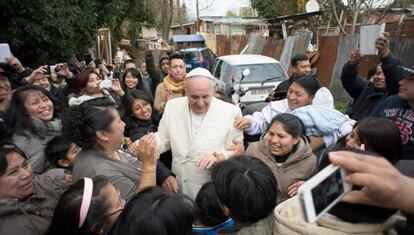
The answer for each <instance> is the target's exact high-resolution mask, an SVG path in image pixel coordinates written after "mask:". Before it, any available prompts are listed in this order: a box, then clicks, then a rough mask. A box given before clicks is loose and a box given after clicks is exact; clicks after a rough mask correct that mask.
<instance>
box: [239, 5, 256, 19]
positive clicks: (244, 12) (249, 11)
mask: <svg viewBox="0 0 414 235" xmlns="http://www.w3.org/2000/svg"><path fill="white" fill-rule="evenodd" d="M239 11H240V13H239V15H240V16H243V17H252V16H254V13H253V8H251V7H240V9H239Z"/></svg>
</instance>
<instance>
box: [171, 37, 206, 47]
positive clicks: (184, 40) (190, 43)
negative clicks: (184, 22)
mask: <svg viewBox="0 0 414 235" xmlns="http://www.w3.org/2000/svg"><path fill="white" fill-rule="evenodd" d="M172 40H173V42H174V45H175V50H176V51H178V50H181V49H184V48H192V47H205V40H204V37H203V35H197V34H192V35H173V36H172Z"/></svg>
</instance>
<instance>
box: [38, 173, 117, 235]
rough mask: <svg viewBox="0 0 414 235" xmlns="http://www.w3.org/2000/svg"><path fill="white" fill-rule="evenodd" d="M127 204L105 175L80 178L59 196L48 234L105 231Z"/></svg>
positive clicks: (85, 233) (104, 232) (83, 233)
mask: <svg viewBox="0 0 414 235" xmlns="http://www.w3.org/2000/svg"><path fill="white" fill-rule="evenodd" d="M124 205H125V200H124V199H122V198H121V197H120V195H119V191H117V190H116V189H115V187H114V186H113V185H112V184H111V183H110V182H109V180H108V179H107V178H106V177H105V176H96V177H95V178H93V179H91V178H83V179H80V180H78V181H77V182H76V183H75V184H73V185H72V186H70V187H69V189H68V190H67V191H66V192H64V193H63V194H62V196H61V197H60V199H59V201H58V203H57V205H56V208H55V211H54V214H53V219H52V222H51V224H50V227H49V229H48V231H47V232H46V235H54V234H59V235H71V234H78V235H87V234H106V233H107V232H108V231H109V229H110V228H111V227H112V225H113V224H114V223H115V221H116V219H117V218H118V216H119V215H120V214H121V211H122V210H123V209H124Z"/></svg>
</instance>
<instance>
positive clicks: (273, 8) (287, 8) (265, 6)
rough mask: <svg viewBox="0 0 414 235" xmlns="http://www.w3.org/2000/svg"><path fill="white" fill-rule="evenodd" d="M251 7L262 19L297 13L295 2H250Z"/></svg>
mask: <svg viewBox="0 0 414 235" xmlns="http://www.w3.org/2000/svg"><path fill="white" fill-rule="evenodd" d="M251 3H252V7H253V8H254V9H256V10H257V11H258V14H259V16H261V17H263V18H274V17H277V16H282V15H292V14H295V13H297V1H296V0H251Z"/></svg>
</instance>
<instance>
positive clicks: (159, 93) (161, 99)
mask: <svg viewBox="0 0 414 235" xmlns="http://www.w3.org/2000/svg"><path fill="white" fill-rule="evenodd" d="M167 96H171V98H170V99H174V98H178V97H183V96H184V94H183V92H173V91H167V89H166V88H165V86H164V82H162V83H160V84H158V86H157V89H155V97H154V109H155V110H157V111H158V112H159V113H163V112H164V108H165V103H167V101H168V100H167Z"/></svg>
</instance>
